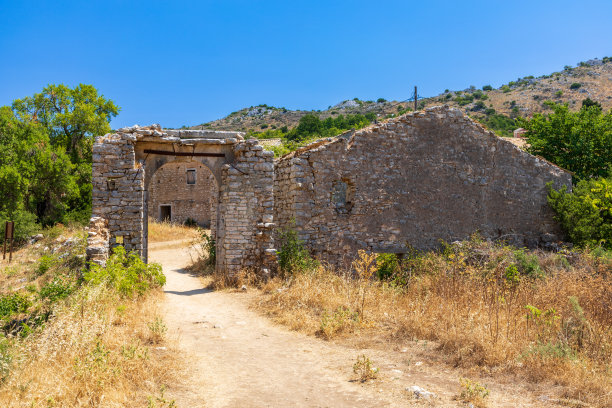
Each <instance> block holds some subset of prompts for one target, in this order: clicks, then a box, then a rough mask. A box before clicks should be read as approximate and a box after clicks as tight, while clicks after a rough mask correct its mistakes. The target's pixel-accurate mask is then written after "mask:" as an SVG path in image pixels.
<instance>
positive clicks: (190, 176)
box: [187, 169, 196, 184]
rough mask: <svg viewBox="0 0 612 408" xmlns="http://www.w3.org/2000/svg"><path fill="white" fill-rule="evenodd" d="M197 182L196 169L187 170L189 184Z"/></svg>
mask: <svg viewBox="0 0 612 408" xmlns="http://www.w3.org/2000/svg"><path fill="white" fill-rule="evenodd" d="M195 183H196V171H195V169H188V170H187V184H195Z"/></svg>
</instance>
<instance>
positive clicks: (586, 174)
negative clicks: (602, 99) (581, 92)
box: [518, 102, 612, 179]
mask: <svg viewBox="0 0 612 408" xmlns="http://www.w3.org/2000/svg"><path fill="white" fill-rule="evenodd" d="M547 105H548V106H550V107H551V109H552V110H553V113H551V114H548V115H542V114H540V113H536V114H535V115H534V116H533V118H532V119H531V120H527V119H518V123H519V124H520V126H522V127H523V128H525V129H526V130H527V139H528V142H529V144H530V145H531V147H530V148H529V152H530V153H533V154H536V155H540V156H542V157H544V158H545V159H547V160H549V161H551V162H553V163H555V164H557V165H559V166H561V167H563V168H565V169H567V170H570V171H572V172H574V173H575V175H576V177H577V178H578V179H585V178H593V177H604V176H607V175H608V174H610V170H612V111H610V112H608V113H607V114H604V113H603V112H602V111H601V109H599V108H598V107H597V106H587V107H584V108H582V109H580V111H578V112H571V111H570V110H569V108H568V106H567V105H560V104H555V103H553V102H548V103H547Z"/></svg>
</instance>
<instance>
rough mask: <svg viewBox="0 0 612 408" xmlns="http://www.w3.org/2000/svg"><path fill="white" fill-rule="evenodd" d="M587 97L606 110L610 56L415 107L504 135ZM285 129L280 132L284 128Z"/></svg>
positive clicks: (258, 120)
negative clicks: (554, 106) (453, 113)
mask: <svg viewBox="0 0 612 408" xmlns="http://www.w3.org/2000/svg"><path fill="white" fill-rule="evenodd" d="M587 97H588V98H591V99H592V100H594V101H597V102H599V103H600V104H601V105H602V107H603V108H604V110H608V109H610V108H612V58H610V57H605V58H603V59H592V60H589V61H586V62H580V63H579V64H578V66H577V67H570V66H566V67H565V68H564V69H563V70H562V71H559V72H553V73H552V74H550V75H543V76H540V77H533V76H527V77H524V78H519V79H517V80H515V81H510V82H509V83H507V84H505V85H503V86H501V87H499V88H498V89H494V88H492V87H491V86H484V87H482V88H481V89H479V88H476V87H469V88H467V89H464V90H461V91H450V90H447V91H445V92H444V93H442V94H440V95H438V96H435V97H430V98H424V99H422V100H419V104H418V105H419V109H421V108H424V107H428V106H433V105H440V104H447V105H451V106H456V107H460V108H461V109H463V110H464V111H466V112H467V113H468V114H469V115H471V116H473V117H475V118H476V119H479V120H481V121H482V122H483V123H485V124H487V125H488V126H489V127H491V128H493V129H494V130H496V131H498V133H500V134H501V133H503V134H505V135H508V133H509V132H510V130H511V129H512V128H513V127H514V124H513V121H512V120H510V119H512V118H515V117H517V116H523V117H524V116H531V115H532V114H533V113H534V112H545V111H546V110H547V109H548V107H547V106H546V104H544V102H545V101H554V102H558V103H568V104H569V106H570V108H572V109H579V108H580V106H581V102H582V100H584V99H586V98H587ZM413 106H414V103H413V102H398V101H386V100H385V99H383V98H379V99H378V100H377V101H362V100H359V99H357V98H355V99H354V100H347V101H343V102H341V103H339V104H337V105H334V106H330V107H329V108H328V109H326V110H322V111H304V110H296V111H294V110H289V109H285V108H277V107H273V106H268V105H259V106H252V107H249V108H244V109H241V110H239V111H237V112H232V113H231V114H229V115H228V116H226V117H225V118H222V119H218V120H215V121H212V122H208V123H203V124H201V125H197V126H193V127H192V129H201V128H203V129H212V130H242V131H256V132H257V131H259V132H261V131H263V130H266V129H282V128H283V127H285V126H286V127H287V128H289V129H290V128H292V127H294V126H296V125H297V124H298V122H299V120H300V118H301V117H302V116H304V115H306V114H308V113H316V114H318V115H319V117H320V118H321V120H323V119H325V118H327V117H335V116H338V115H348V114H362V115H365V114H367V113H375V114H376V115H377V117H379V118H381V119H384V118H386V117H390V116H393V115H396V114H398V113H403V112H404V111H406V110H407V109H411V108H412V107H413ZM285 131H286V130H285Z"/></svg>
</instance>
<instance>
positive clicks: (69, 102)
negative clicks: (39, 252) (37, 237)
mask: <svg viewBox="0 0 612 408" xmlns="http://www.w3.org/2000/svg"><path fill="white" fill-rule="evenodd" d="M118 111H119V108H118V107H117V106H116V105H115V104H114V103H113V102H112V101H110V100H107V99H105V98H104V96H102V95H100V94H99V93H98V91H97V90H96V88H94V87H93V86H91V85H83V84H81V85H78V86H77V87H75V88H69V87H67V86H65V85H49V86H47V87H45V88H44V89H43V91H42V92H41V93H38V94H35V95H34V96H31V97H25V98H23V99H17V100H15V101H14V102H13V104H12V106H11V107H9V106H4V107H0V194H1V195H2V197H3V198H4V199H3V200H2V201H1V202H0V220H15V221H17V220H20V221H19V222H16V232H17V235H19V237H20V238H25V237H26V236H27V234H29V233H31V231H32V230H33V228H34V226H35V225H36V223H41V224H44V225H49V224H53V223H55V222H58V221H65V220H70V219H78V220H79V221H86V220H87V219H89V215H90V212H91V162H92V151H91V147H92V145H93V137H94V136H97V135H102V134H104V133H107V132H109V131H110V124H109V121H110V119H111V118H112V117H113V116H115V115H117V113H118Z"/></svg>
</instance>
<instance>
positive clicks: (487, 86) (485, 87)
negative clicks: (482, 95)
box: [482, 85, 493, 91]
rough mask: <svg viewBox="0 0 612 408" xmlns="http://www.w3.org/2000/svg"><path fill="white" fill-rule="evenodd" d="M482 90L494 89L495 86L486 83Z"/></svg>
mask: <svg viewBox="0 0 612 408" xmlns="http://www.w3.org/2000/svg"><path fill="white" fill-rule="evenodd" d="M482 90H483V91H492V90H493V87H492V86H491V85H485V86H483V87H482Z"/></svg>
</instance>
